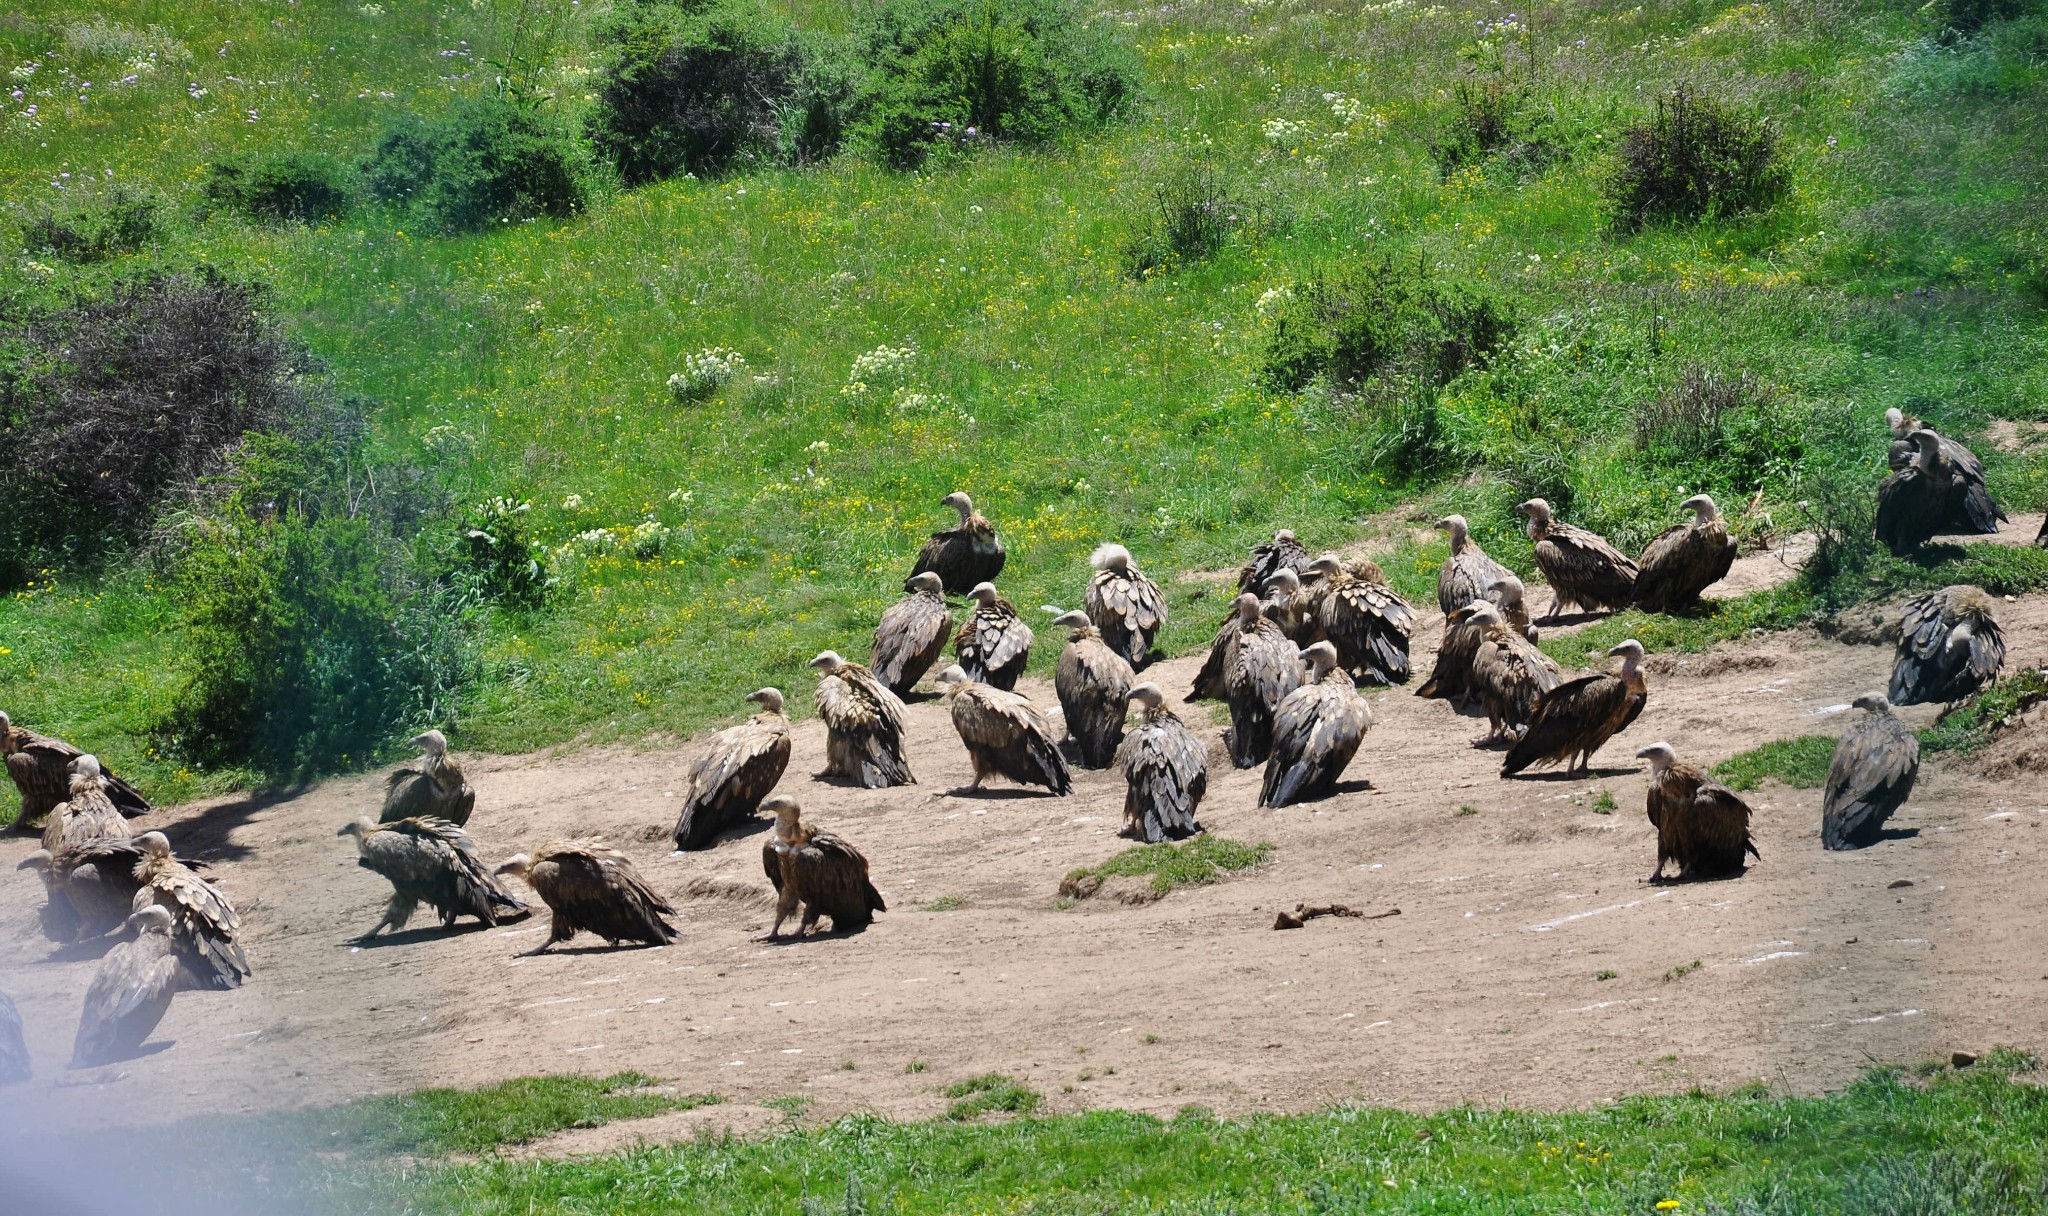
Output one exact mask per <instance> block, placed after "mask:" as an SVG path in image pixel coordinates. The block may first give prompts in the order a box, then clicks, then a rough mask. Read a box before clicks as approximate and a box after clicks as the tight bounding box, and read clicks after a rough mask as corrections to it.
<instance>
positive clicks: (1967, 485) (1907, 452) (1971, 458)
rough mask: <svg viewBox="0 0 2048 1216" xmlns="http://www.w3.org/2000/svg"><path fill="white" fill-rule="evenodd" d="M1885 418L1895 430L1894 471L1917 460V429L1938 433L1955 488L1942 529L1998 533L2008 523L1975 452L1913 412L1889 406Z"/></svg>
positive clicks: (1942, 522) (1943, 460)
mask: <svg viewBox="0 0 2048 1216" xmlns="http://www.w3.org/2000/svg"><path fill="white" fill-rule="evenodd" d="M1884 417H1885V422H1886V424H1887V425H1889V426H1890V427H1891V432H1892V445H1891V460H1890V463H1891V468H1892V471H1893V472H1894V473H1896V472H1898V471H1899V470H1901V469H1903V468H1905V467H1906V466H1907V465H1909V464H1912V463H1913V459H1914V456H1915V454H1916V448H1915V446H1914V442H1913V432H1915V431H1928V432H1931V433H1932V434H1933V435H1934V436H1935V439H1936V442H1937V445H1938V446H1939V448H1940V454H1941V463H1942V464H1943V465H1944V466H1946V467H1947V468H1948V470H1949V473H1950V479H1951V485H1952V487H1953V489H1954V493H1953V495H1952V496H1951V497H1950V500H1949V503H1948V512H1947V515H1946V517H1945V518H1944V519H1942V521H1941V531H1942V532H1944V533H1958V534H1962V535H1969V534H1972V533H1994V532H1997V531H1998V525H1999V524H2001V523H2005V522H2007V517H2006V514H2005V511H2004V510H2003V509H2002V508H2000V507H1999V505H1998V504H1997V503H1996V502H1993V501H1992V499H1991V491H1990V490H1989V489H1988V488H1987V487H1986V486H1985V484H1984V462H1983V461H1982V460H1979V459H1978V458H1977V454H1976V453H1975V452H1972V451H1971V450H1970V449H1969V448H1968V447H1965V446H1964V445H1963V444H1961V443H1958V442H1957V441H1955V440H1953V439H1951V438H1949V437H1948V436H1946V435H1943V434H1941V433H1940V432H1939V431H1936V430H1934V428H1933V427H1931V426H1928V425H1927V424H1925V423H1923V422H1921V421H1920V420H1919V419H1918V418H1915V417H1913V416H1912V415H1910V414H1906V413H1902V412H1901V411H1899V410H1897V409H1889V410H1886V411H1885V412H1884Z"/></svg>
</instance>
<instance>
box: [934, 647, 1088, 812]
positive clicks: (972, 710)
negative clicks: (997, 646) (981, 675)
mask: <svg viewBox="0 0 2048 1216" xmlns="http://www.w3.org/2000/svg"><path fill="white" fill-rule="evenodd" d="M939 684H940V685H941V686H942V687H943V688H944V689H945V695H946V709H947V711H948V712H949V713H951V714H952V716H953V729H954V730H956V731H958V732H959V734H960V742H961V743H963V744H965V745H966V746H967V755H968V758H969V759H971V760H973V761H974V784H973V786H972V787H971V788H974V789H980V788H981V783H982V782H983V781H985V780H987V779H988V778H989V777H990V776H991V775H996V776H1002V777H1008V778H1009V779H1010V780H1012V781H1014V782H1016V783H1017V784H1019V785H1042V786H1044V787H1045V788H1046V789H1049V790H1051V791H1052V792H1053V793H1055V794H1059V795H1066V794H1071V793H1073V792H1074V782H1073V778H1072V777H1071V776H1070V775H1069V774H1068V772H1067V761H1066V757H1064V756H1062V755H1060V737H1059V734H1058V732H1056V731H1054V730H1053V728H1052V723H1050V722H1047V721H1046V720H1045V715H1044V714H1042V713H1040V712H1038V707H1037V706H1036V705H1033V704H1032V703H1031V702H1030V701H1029V700H1028V699H1027V698H1025V697H1023V696H1020V695H1018V694H1017V693H1014V692H1008V691H1005V690H1004V689H1000V688H995V687H992V686H990V685H987V684H982V683H979V682H977V681H975V680H972V679H970V678H968V675H967V673H966V672H965V671H964V670H962V669H961V668H959V667H948V668H947V669H946V670H944V671H942V672H940V673H939Z"/></svg>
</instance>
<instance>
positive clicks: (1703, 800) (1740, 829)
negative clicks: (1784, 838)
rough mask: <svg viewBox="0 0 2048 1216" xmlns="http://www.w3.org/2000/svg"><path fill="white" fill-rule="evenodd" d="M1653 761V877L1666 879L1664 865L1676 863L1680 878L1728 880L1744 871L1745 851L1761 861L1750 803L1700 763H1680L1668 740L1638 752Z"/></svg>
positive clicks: (1654, 878)
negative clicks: (1751, 831) (1751, 826)
mask: <svg viewBox="0 0 2048 1216" xmlns="http://www.w3.org/2000/svg"><path fill="white" fill-rule="evenodd" d="M1636 758H1637V759H1639V760H1648V761H1649V762H1650V790H1649V812H1650V826H1652V827H1654V828H1656V829H1657V868H1656V869H1654V870H1651V871H1650V878H1649V881H1651V882H1662V881H1664V866H1665V863H1667V862H1669V863H1672V864H1675V865H1677V867H1678V876H1677V877H1678V881H1680V882H1684V881H1687V880H1689V879H1700V878H1727V877H1730V876H1732V875H1736V874H1740V873H1742V869H1743V862H1742V859H1743V855H1744V854H1748V855H1749V856H1752V857H1755V858H1756V859H1757V860H1758V861H1762V860H1763V855H1762V854H1761V853H1758V852H1757V851H1756V845H1755V844H1753V843H1752V842H1751V841H1750V838H1749V807H1748V805H1747V804H1745V803H1744V802H1743V801H1742V799H1740V798H1737V797H1736V796H1735V792H1734V791H1733V790H1731V789H1729V788H1728V787H1727V786H1725V785H1722V784H1721V783H1720V782H1718V781H1716V780H1714V779H1713V778H1712V777H1710V776H1708V775H1707V772H1706V770H1705V769H1702V768H1700V767H1699V766H1697V765H1692V764H1683V763H1680V762H1679V759H1678V753H1677V752H1676V751H1675V750H1674V749H1673V748H1672V746H1671V745H1670V744H1669V743H1652V744H1650V746H1648V747H1646V748H1643V749H1642V750H1641V751H1639V752H1637V753H1636Z"/></svg>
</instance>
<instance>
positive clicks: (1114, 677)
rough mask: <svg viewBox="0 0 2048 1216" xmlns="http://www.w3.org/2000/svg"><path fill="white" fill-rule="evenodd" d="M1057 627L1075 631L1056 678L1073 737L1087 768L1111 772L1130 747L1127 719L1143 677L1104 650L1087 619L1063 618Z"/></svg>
mask: <svg viewBox="0 0 2048 1216" xmlns="http://www.w3.org/2000/svg"><path fill="white" fill-rule="evenodd" d="M1053 627H1054V628H1055V629H1066V630H1069V632H1068V634H1067V648H1066V649H1065V650H1062V651H1061V652H1060V662H1059V666H1058V667H1057V668H1055V669H1054V670H1053V676H1052V688H1053V692H1054V693H1055V694H1057V695H1058V696H1059V699H1060V713H1061V715H1062V716H1064V717H1065V719H1066V723H1067V737H1068V738H1070V739H1072V740H1073V741H1074V751H1075V753H1076V754H1077V755H1078V756H1079V757H1080V765H1081V767H1082V768H1108V767H1109V766H1110V765H1111V764H1114V763H1115V762H1116V749H1117V745H1118V744H1120V743H1122V742H1123V741H1124V716H1125V714H1126V713H1128V712H1129V710H1130V692H1131V684H1132V683H1133V682H1134V681H1135V680H1136V679H1137V676H1136V674H1135V673H1133V672H1132V671H1131V665H1130V664H1129V663H1126V662H1124V658H1123V656H1122V655H1120V654H1118V653H1117V652H1116V651H1114V650H1112V649H1110V647H1109V646H1108V645H1106V644H1104V642H1103V640H1102V633H1101V631H1100V630H1098V629H1097V628H1096V627H1095V623H1094V622H1093V621H1091V620H1089V619H1088V614H1087V613H1085V612H1065V613H1061V614H1060V615H1059V616H1058V617H1057V618H1055V619H1054V621H1053Z"/></svg>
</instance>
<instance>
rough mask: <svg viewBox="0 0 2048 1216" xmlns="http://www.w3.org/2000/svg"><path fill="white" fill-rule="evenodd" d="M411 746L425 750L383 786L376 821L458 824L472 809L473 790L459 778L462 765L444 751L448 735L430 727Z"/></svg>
mask: <svg viewBox="0 0 2048 1216" xmlns="http://www.w3.org/2000/svg"><path fill="white" fill-rule="evenodd" d="M412 745H413V746H414V747H417V748H419V749H420V751H421V752H423V753H425V754H424V756H423V757H422V758H421V760H420V763H419V766H418V767H417V768H401V769H399V770H398V771H396V772H394V773H392V774H391V778H390V780H389V781H388V782H387V783H386V785H385V787H384V813H383V814H382V815H379V816H378V817H377V821H378V822H379V823H396V822H397V821H399V820H401V819H429V818H431V819H441V820H445V821H447V822H449V823H452V824H454V825H455V826H456V827H458V828H459V827H462V826H464V825H466V824H467V823H468V822H469V813H470V812H471V811H473V810H475V809H476V791H475V790H473V789H471V788H469V782H468V781H465V780H464V779H463V777H462V767H461V766H460V765H458V764H456V763H455V759H454V757H452V756H450V755H449V754H448V736H446V735H444V734H442V733H441V732H440V731H438V730H430V731H428V732H426V733H425V734H423V735H419V736H416V737H415V738H414V739H413V741H412Z"/></svg>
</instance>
